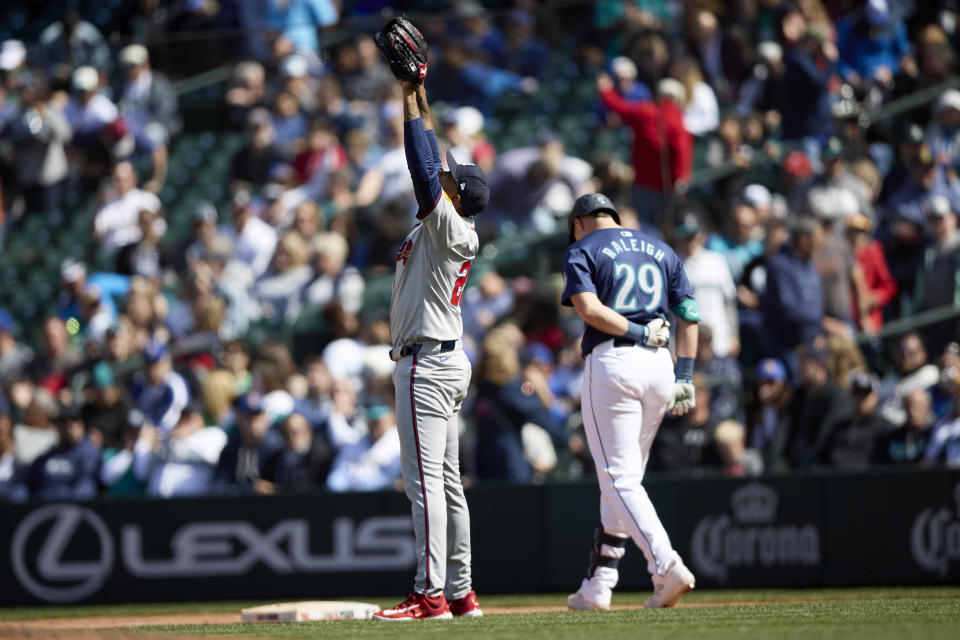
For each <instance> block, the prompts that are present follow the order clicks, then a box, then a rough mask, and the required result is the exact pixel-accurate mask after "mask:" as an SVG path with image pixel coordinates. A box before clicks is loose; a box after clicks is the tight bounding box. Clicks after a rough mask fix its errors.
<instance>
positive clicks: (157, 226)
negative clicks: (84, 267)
mask: <svg viewBox="0 0 960 640" xmlns="http://www.w3.org/2000/svg"><path fill="white" fill-rule="evenodd" d="M111 180H112V182H113V188H114V189H115V190H116V197H115V198H114V199H113V200H110V201H109V202H107V203H106V204H105V205H103V206H102V207H101V208H100V210H99V211H97V214H96V216H95V217H94V219H93V235H94V237H96V239H97V240H98V241H99V242H100V246H101V247H102V248H103V249H104V250H106V251H109V252H114V251H116V250H117V249H120V248H122V247H125V246H127V245H130V244H134V243H137V242H139V241H140V240H141V238H143V230H142V229H141V228H140V224H139V223H140V212H141V211H143V210H146V211H150V212H151V213H154V214H159V212H160V208H161V206H160V199H159V198H158V197H157V196H156V195H155V194H153V193H150V192H149V191H144V190H143V189H138V188H137V172H136V170H135V169H134V168H133V165H132V164H130V163H129V162H120V163H118V164H117V166H116V167H114V169H113V175H112V176H111ZM153 230H154V233H155V234H156V235H157V236H158V237H160V236H163V234H164V233H166V230H167V222H166V220H164V219H163V218H162V217H160V216H159V215H158V216H157V217H156V218H155V220H154V221H153Z"/></svg>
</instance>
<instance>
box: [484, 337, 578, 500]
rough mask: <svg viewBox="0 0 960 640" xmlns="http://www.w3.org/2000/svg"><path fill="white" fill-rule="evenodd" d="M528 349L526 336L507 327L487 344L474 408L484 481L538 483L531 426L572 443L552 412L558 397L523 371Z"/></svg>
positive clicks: (541, 380)
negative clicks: (528, 445)
mask: <svg viewBox="0 0 960 640" xmlns="http://www.w3.org/2000/svg"><path fill="white" fill-rule="evenodd" d="M522 345H523V334H522V333H521V332H520V330H519V329H518V328H517V327H516V326H515V325H509V324H507V325H501V326H500V327H497V328H495V329H493V330H491V331H490V333H488V334H487V337H486V338H484V340H483V344H482V346H481V353H482V355H481V360H480V366H479V367H477V369H476V379H475V380H474V382H475V383H476V385H477V397H476V401H475V402H474V405H473V419H474V421H475V424H476V438H477V444H476V451H477V466H476V468H477V476H478V477H479V478H483V479H490V480H501V481H503V480H506V481H508V482H516V483H529V482H530V481H531V480H532V479H533V474H534V470H535V469H534V465H533V464H531V461H530V459H529V458H528V456H527V453H526V451H525V448H524V439H523V434H522V432H523V428H524V425H526V424H528V423H532V424H535V425H537V426H538V427H541V428H542V429H544V430H545V431H546V432H547V433H548V434H549V435H550V437H551V439H552V440H553V442H554V444H555V445H556V444H560V445H565V442H566V438H565V435H564V432H563V425H562V424H560V422H559V421H558V420H557V419H556V418H555V417H554V416H553V415H552V414H551V413H550V411H549V399H550V398H551V397H552V394H551V393H550V390H549V388H547V381H546V379H545V378H544V377H543V375H542V374H539V375H538V372H537V371H535V370H533V369H528V370H526V371H524V370H523V369H522V367H521V363H520V357H519V356H518V355H517V353H518V350H519V349H520V348H521V347H522ZM541 433H542V432H541ZM541 471H543V470H542V469H541Z"/></svg>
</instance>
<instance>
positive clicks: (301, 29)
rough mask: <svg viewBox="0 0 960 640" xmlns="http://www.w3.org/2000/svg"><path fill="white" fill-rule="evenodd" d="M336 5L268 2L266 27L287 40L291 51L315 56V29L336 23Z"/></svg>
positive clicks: (318, 0)
mask: <svg viewBox="0 0 960 640" xmlns="http://www.w3.org/2000/svg"><path fill="white" fill-rule="evenodd" d="M239 4H241V5H242V4H245V3H243V2H241V3H239ZM338 4H339V3H336V2H333V1H332V0H268V1H267V2H266V5H267V15H266V23H267V28H269V29H271V30H273V31H277V32H279V33H280V35H282V36H283V37H285V38H286V39H288V40H290V42H292V43H293V46H294V48H296V49H303V50H305V51H309V52H312V53H314V54H317V53H319V40H318V37H317V28H318V27H330V26H332V25H334V24H336V23H337V20H339V19H340V14H339V11H338V9H337V6H338Z"/></svg>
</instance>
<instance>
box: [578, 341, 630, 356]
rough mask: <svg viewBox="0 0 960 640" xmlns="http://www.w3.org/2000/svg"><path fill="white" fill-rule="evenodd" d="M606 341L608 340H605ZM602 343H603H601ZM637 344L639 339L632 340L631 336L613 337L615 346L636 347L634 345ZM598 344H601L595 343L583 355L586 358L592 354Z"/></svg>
mask: <svg viewBox="0 0 960 640" xmlns="http://www.w3.org/2000/svg"><path fill="white" fill-rule="evenodd" d="M604 342H606V341H604ZM600 344H602V343H600ZM636 345H637V341H636V340H631V339H630V338H624V337H620V338H614V339H613V346H614V347H634V346H636ZM597 346H599V344H595V345H593V347H590V351H587V352H586V353H585V354H583V357H584V358H586V357H587V356H588V355H590V354H591V353H592V352H593V349H594V347H597Z"/></svg>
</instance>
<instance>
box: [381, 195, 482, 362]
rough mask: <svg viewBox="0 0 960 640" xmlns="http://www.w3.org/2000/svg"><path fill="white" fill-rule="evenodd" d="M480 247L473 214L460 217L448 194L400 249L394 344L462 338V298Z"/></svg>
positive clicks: (393, 317)
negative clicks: (471, 216) (473, 261)
mask: <svg viewBox="0 0 960 640" xmlns="http://www.w3.org/2000/svg"><path fill="white" fill-rule="evenodd" d="M479 246H480V241H479V239H478V238H477V232H476V230H475V228H474V224H473V218H462V217H460V215H459V214H458V213H457V211H456V209H454V208H453V203H452V202H450V198H449V197H447V195H446V194H443V195H442V196H441V197H440V199H439V201H438V202H437V206H436V207H434V209H433V211H431V212H430V213H429V214H427V215H426V216H423V220H422V222H420V223H419V224H417V225H416V226H415V227H414V228H413V230H412V231H411V232H410V233H409V234H408V235H407V237H406V239H405V240H404V241H403V244H401V245H400V250H399V251H398V252H397V271H396V275H395V276H394V278H393V295H392V297H391V300H390V337H391V339H392V341H393V345H394V346H398V345H402V344H411V343H417V342H421V341H423V340H438V341H441V342H442V341H445V340H459V339H460V336H461V335H462V334H463V322H462V320H461V319H460V298H461V296H462V295H463V289H464V287H465V286H466V284H467V275H468V274H469V273H470V264H471V262H472V260H473V259H474V258H475V257H476V255H477V250H478V248H479Z"/></svg>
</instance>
